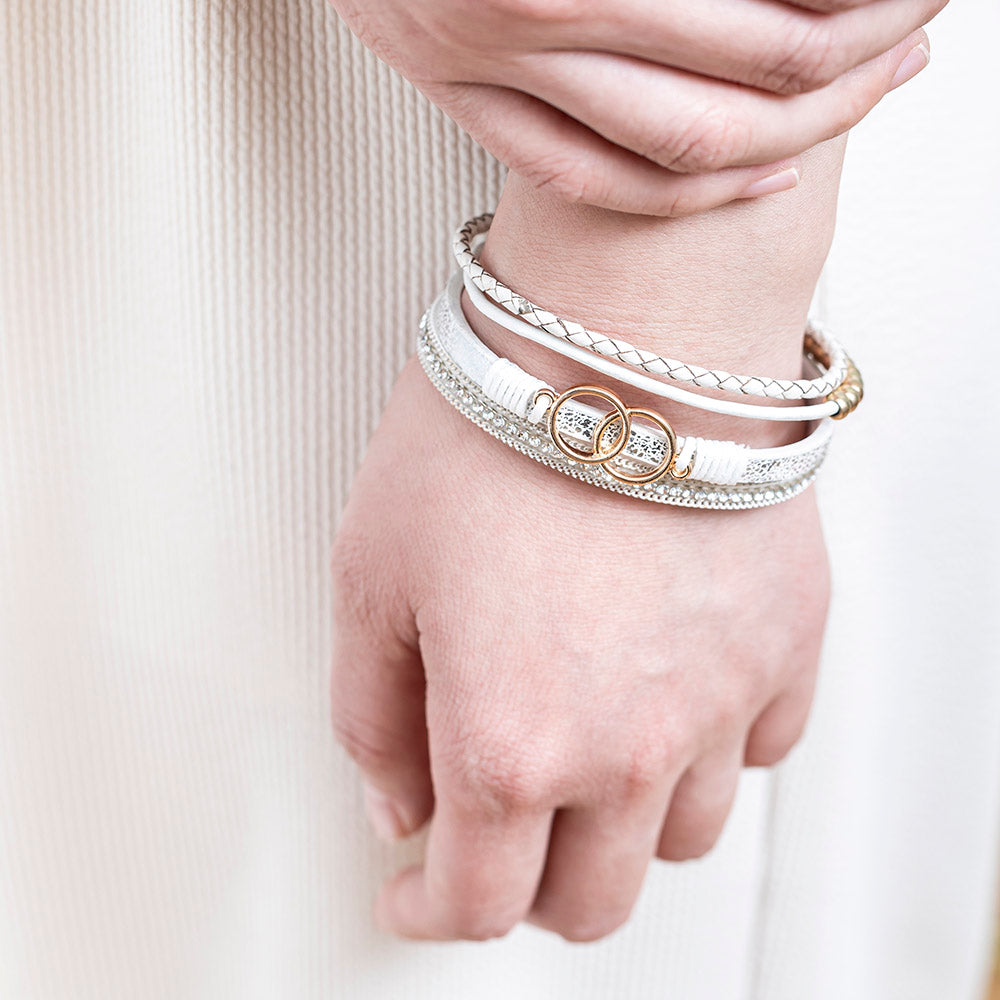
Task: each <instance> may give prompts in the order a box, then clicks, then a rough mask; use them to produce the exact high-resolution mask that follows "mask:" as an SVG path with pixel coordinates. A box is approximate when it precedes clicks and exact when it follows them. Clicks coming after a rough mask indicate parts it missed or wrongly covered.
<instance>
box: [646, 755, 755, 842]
mask: <svg viewBox="0 0 1000 1000" xmlns="http://www.w3.org/2000/svg"><path fill="white" fill-rule="evenodd" d="M742 764H743V744H742V742H741V743H740V744H739V745H737V746H727V747H725V748H723V749H720V750H717V751H715V752H713V753H710V754H706V755H705V756H704V757H702V758H700V759H699V760H697V761H695V763H693V764H692V765H691V766H690V767H689V768H688V769H687V770H686V771H685V772H684V774H683V775H682V776H681V780H680V781H679V782H678V783H677V787H676V788H675V789H674V794H673V797H672V798H671V800H670V808H669V809H668V810H667V815H666V818H665V819H664V821H663V826H662V829H661V830H660V834H659V843H658V845H657V848H656V856H657V857H658V858H662V859H663V860H665V861H686V860H688V859H690V858H700V857H701V856H702V855H703V854H706V853H707V852H708V851H709V850H710V849H711V848H712V847H713V846H714V844H715V842H716V841H717V840H718V839H719V835H720V834H721V833H722V829H723V827H724V826H725V824H726V818H727V817H728V816H729V812H730V809H731V808H732V805H733V799H734V797H735V796H736V788H737V785H738V784H739V776H740V769H741V767H742Z"/></svg>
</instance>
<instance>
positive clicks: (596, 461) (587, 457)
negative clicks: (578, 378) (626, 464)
mask: <svg viewBox="0 0 1000 1000" xmlns="http://www.w3.org/2000/svg"><path fill="white" fill-rule="evenodd" d="M576 396H596V397H597V398H598V399H603V400H604V402H606V403H610V404H611V405H612V406H613V407H614V411H613V412H612V413H610V414H609V416H611V417H618V418H620V419H621V425H622V426H621V430H620V431H619V433H618V437H617V438H615V441H614V444H612V445H611V447H610V449H609V450H608V451H601V450H600V446H599V445H598V444H597V443H596V439H595V443H594V449H593V451H581V450H580V449H579V448H577V447H576V445H572V444H570V443H569V441H567V440H566V439H565V438H564V437H563V435H562V431H560V430H559V428H558V427H557V426H556V417H558V416H559V411H560V410H561V409H562V407H563V406H565V405H566V403H568V402H569V401H570V400H571V399H573V398H574V397H576ZM630 431H631V423H630V421H629V416H628V410H627V409H626V408H625V404H624V403H623V402H622V401H621V400H620V399H619V398H618V397H617V396H616V395H615V394H614V393H613V392H611V390H610V389H604V388H602V387H601V386H599V385H574V386H573V387H572V388H571V389H567V390H566V391H565V392H564V393H562V394H561V395H559V396H557V397H556V398H555V400H554V402H553V403H552V406H550V407H549V435H550V436H551V438H552V441H553V443H554V444H555V446H556V447H557V448H558V449H559V450H560V451H561V452H562V453H563V454H564V455H566V456H567V457H569V458H573V459H576V461H577V462H582V463H583V464H584V465H603V464H604V463H605V462H608V461H610V460H611V459H612V458H614V457H615V456H616V455H618V454H620V453H621V452H622V450H623V449H624V448H625V445H626V444H628V436H629V432H630Z"/></svg>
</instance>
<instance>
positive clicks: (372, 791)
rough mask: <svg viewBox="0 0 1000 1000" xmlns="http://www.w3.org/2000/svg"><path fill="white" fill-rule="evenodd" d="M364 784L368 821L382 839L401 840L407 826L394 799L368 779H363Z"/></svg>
mask: <svg viewBox="0 0 1000 1000" xmlns="http://www.w3.org/2000/svg"><path fill="white" fill-rule="evenodd" d="M362 784H363V786H364V799H365V812H366V813H367V814H368V821H369V822H370V823H371V825H372V828H373V829H374V830H375V833H376V834H378V836H379V837H381V838H382V840H387V841H393V840H399V838H400V837H402V836H403V834H404V833H406V827H405V825H404V823H403V818H402V816H400V814H399V810H398V809H397V808H396V806H395V804H394V803H393V801H392V799H390V798H389V796H388V795H385V794H383V793H382V792H380V791H379V790H378V789H377V788H375V786H374V785H370V784H369V783H368V782H367V781H363V782H362Z"/></svg>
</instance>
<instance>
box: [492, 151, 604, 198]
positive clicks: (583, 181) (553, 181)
mask: <svg viewBox="0 0 1000 1000" xmlns="http://www.w3.org/2000/svg"><path fill="white" fill-rule="evenodd" d="M511 169H513V170H515V171H516V172H517V173H519V174H521V175H522V176H524V177H525V179H526V180H527V181H528V182H529V183H530V184H531V185H532V186H533V187H535V188H536V189H537V190H539V191H546V192H548V193H549V194H552V195H555V196H556V197H557V198H559V199H560V200H562V201H565V202H569V203H570V204H577V203H590V202H591V200H592V198H593V179H592V178H591V176H590V174H589V172H588V170H587V168H586V166H584V165H583V164H582V163H581V161H580V159H579V158H578V157H571V156H567V155H566V154H565V153H563V152H560V151H556V152H553V153H551V154H550V155H548V156H545V157H537V158H536V159H534V160H533V161H531V162H530V163H524V164H519V165H512V167H511Z"/></svg>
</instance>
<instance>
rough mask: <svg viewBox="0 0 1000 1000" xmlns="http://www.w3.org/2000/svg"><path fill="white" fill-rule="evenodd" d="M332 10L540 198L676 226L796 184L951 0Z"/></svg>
mask: <svg viewBox="0 0 1000 1000" xmlns="http://www.w3.org/2000/svg"><path fill="white" fill-rule="evenodd" d="M332 2H333V4H334V6H335V7H336V8H337V10H338V11H339V12H340V14H341V15H342V16H343V17H344V18H345V20H346V21H347V23H348V24H349V25H350V27H351V28H352V29H353V30H354V32H355V33H356V34H357V35H358V36H359V37H360V39H361V40H362V41H363V42H364V43H365V44H366V45H367V46H368V47H369V48H371V49H372V50H373V51H374V52H375V53H376V54H377V55H379V56H380V57H381V58H382V59H384V60H385V61H386V62H387V63H389V64H390V65H391V66H393V67H395V68H396V69H397V70H399V71H400V72H401V73H402V74H403V75H404V76H405V77H407V78H408V79H409V80H411V81H412V82H413V83H414V84H415V85H416V86H417V87H418V88H419V89H420V90H421V91H423V92H424V93H425V94H426V95H427V96H428V97H429V98H430V99H431V100H432V101H434V102H435V103H436V104H437V105H439V106H440V107H441V108H442V109H443V110H444V111H445V112H446V113H447V114H448V115H450V116H451V117H452V118H453V119H454V120H455V121H456V122H457V123H458V124H459V125H460V126H461V127H462V128H463V129H465V130H466V131H467V132H468V133H469V134H470V135H471V136H472V137H473V138H474V139H476V140H477V141H478V142H480V143H481V144H482V145H483V146H484V147H485V148H486V149H487V150H489V152H491V153H493V154H494V155H495V156H496V157H497V158H498V159H500V160H501V161H502V162H504V163H505V164H507V165H508V166H509V167H510V168H511V169H512V170H513V171H515V172H516V173H519V174H521V175H523V176H525V177H526V178H528V179H529V180H530V181H531V182H532V183H533V184H535V185H536V186H538V187H545V188H547V189H548V190H550V191H552V192H554V193H557V194H559V195H560V196H561V197H562V198H564V199H567V200H571V201H581V202H585V203H589V204H593V205H597V206H601V207H605V208H610V209H615V210H618V211H624V212H635V213H641V214H648V215H661V216H672V215H687V214H691V213H694V212H699V211H703V210H705V209H707V208H712V207H715V206H717V205H721V204H724V203H726V202H729V201H732V200H734V199H738V198H746V197H755V196H759V195H763V194H769V193H772V192H775V191H780V190H785V189H787V188H789V187H792V186H794V185H795V183H796V182H797V174H796V172H795V170H794V167H795V165H796V163H795V160H794V157H796V156H798V154H800V153H802V152H803V151H804V150H806V149H808V148H810V147H812V146H814V145H816V144H817V143H819V142H821V141H822V140H824V139H828V138H831V137H832V136H835V135H840V134H842V133H844V132H846V131H847V130H848V129H850V128H851V127H852V126H853V125H855V124H856V123H857V122H858V121H859V120H860V119H861V118H863V117H864V116H865V115H866V114H867V113H868V111H869V110H871V108H872V107H873V106H874V105H875V104H876V103H877V102H878V101H879V100H881V98H882V97H883V95H884V94H885V93H886V92H887V91H888V90H891V89H892V88H893V87H894V86H898V85H899V84H901V83H903V82H905V81H906V80H907V79H909V78H910V77H911V76H913V75H915V74H916V73H917V72H919V70H920V69H922V68H923V67H924V66H925V65H926V62H927V51H928V49H927V44H928V43H927V36H926V34H925V33H924V32H923V31H922V30H915V29H918V28H919V27H920V26H921V25H923V24H925V23H926V22H927V21H929V20H930V19H931V18H932V17H933V16H934V15H935V14H936V13H937V12H938V11H939V10H940V9H941V8H942V7H944V5H945V2H946V0H869V2H861V0H855V2H851V0H811V2H803V3H800V4H790V3H776V2H774V0H718V2H716V3H713V4H712V5H711V12H710V13H709V12H707V11H706V9H705V4H704V3H702V2H701V0H672V2H670V3H667V4H659V3H653V2H651V0H616V2H615V3H598V2H594V0H405V2H403V0H366V2H364V3H361V2H359V0H332ZM789 158H792V159H789Z"/></svg>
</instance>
